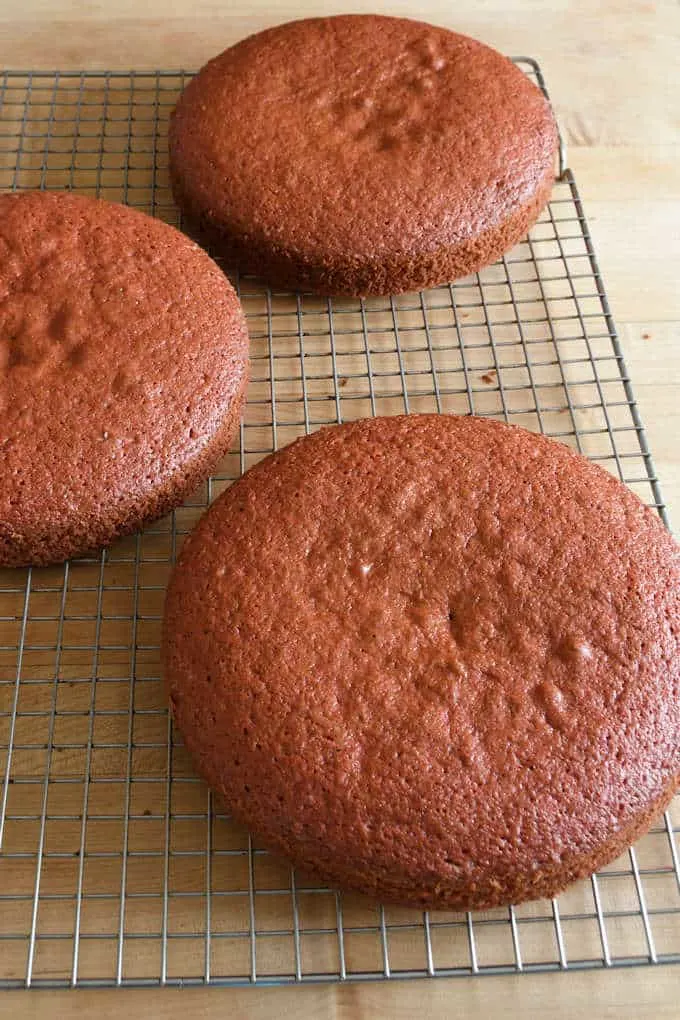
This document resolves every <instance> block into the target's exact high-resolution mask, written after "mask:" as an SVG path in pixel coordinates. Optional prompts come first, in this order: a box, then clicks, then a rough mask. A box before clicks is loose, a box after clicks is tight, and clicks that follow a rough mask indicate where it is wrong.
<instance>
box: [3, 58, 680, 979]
mask: <svg viewBox="0 0 680 1020" xmlns="http://www.w3.org/2000/svg"><path fill="white" fill-rule="evenodd" d="M518 63H520V65H521V66H522V67H523V69H524V70H525V71H526V72H527V74H529V75H530V76H532V77H533V78H534V79H535V80H537V81H538V82H539V84H540V85H541V87H543V81H542V79H541V76H540V71H539V69H538V67H537V66H536V64H535V63H534V62H533V61H529V60H519V61H518ZM184 82H185V75H184V74H182V73H175V72H165V71H160V72H157V73H139V74H134V73H94V74H91V73H87V74H72V73H67V74H65V73H61V74H59V73H47V72H40V73H19V72H16V73H15V72H12V73H8V74H5V75H4V78H3V77H2V76H0V83H1V86H2V88H1V91H0V188H4V189H15V190H23V189H26V188H49V189H55V190H59V189H64V188H75V189H77V190H78V191H80V192H81V193H85V194H92V195H101V196H102V197H104V198H108V199H113V200H116V201H123V202H127V203H128V204H130V205H133V206H136V207H138V208H140V209H143V210H146V211H147V212H150V213H152V214H153V215H155V216H160V217H161V218H163V219H165V220H167V221H169V222H171V223H178V222H179V220H178V213H177V211H176V209H175V207H174V206H173V204H172V200H171V196H170V191H169V186H168V173H167V152H166V132H167V123H168V115H169V112H170V110H171V109H172V106H173V105H174V103H175V100H176V98H177V96H178V94H179V92H180V90H181V88H182V86H183V85H184ZM561 162H562V166H561V167H560V178H559V180H558V182H557V184H556V186H555V191H554V197H553V200H552V202H551V204H550V208H549V209H548V210H547V211H546V212H545V214H544V215H543V216H542V217H541V220H540V222H539V223H538V224H537V225H536V226H535V227H534V228H533V230H532V231H531V234H530V236H529V237H528V238H527V239H526V240H524V241H523V242H522V243H521V244H519V245H518V246H517V247H516V248H515V249H514V250H513V251H512V252H510V253H509V254H508V255H507V256H506V257H505V258H504V259H503V260H502V261H501V262H499V263H497V264H496V265H494V266H492V267H490V268H488V269H485V270H484V271H483V272H482V273H480V274H479V275H478V276H477V275H475V276H471V277H469V278H468V279H465V280H459V281H457V282H456V283H454V284H452V285H450V286H446V287H439V288H437V289H436V290H432V291H428V292H426V293H422V294H411V295H408V296H403V297H398V298H381V299H375V300H374V299H371V300H365V301H359V300H345V299H343V300H335V301H332V302H331V301H327V300H325V299H321V298H318V297H310V296H307V295H292V294H287V293H286V294H284V293H279V292H274V291H271V290H269V289H267V288H266V287H265V286H263V285H261V284H260V283H258V282H257V281H256V280H252V279H247V278H242V279H240V280H238V278H236V282H237V285H238V287H239V290H240V294H241V298H242V300H243V304H244V306H245V309H246V312H247V315H248V320H249V326H250V333H251V337H252V382H251V384H250V392H249V401H248V404H247V407H246V410H245V416H244V419H243V422H242V425H241V429H240V435H239V440H238V443H237V444H236V446H235V448H234V449H233V451H232V452H231V453H230V454H229V455H228V456H227V457H226V458H225V459H224V460H223V462H222V464H221V466H220V469H219V471H218V472H217V474H216V475H215V477H214V478H212V479H211V480H210V481H209V482H207V483H206V485H204V486H203V488H202V489H201V490H200V491H199V492H197V493H196V495H195V496H194V497H193V498H192V499H191V500H189V501H188V502H187V504H186V505H185V506H184V507H182V508H181V509H179V510H177V511H176V512H175V513H174V514H173V515H172V516H170V517H168V518H166V519H165V520H162V521H159V522H157V523H156V524H154V525H152V526H151V527H149V528H147V529H146V530H145V531H144V532H143V533H142V534H140V535H138V536H136V537H132V538H129V539H126V540H124V541H122V542H118V543H117V544H116V545H114V546H112V547H111V548H110V549H108V550H106V551H105V552H103V553H101V555H98V556H96V557H94V558H90V559H80V560H77V561H72V562H71V563H66V564H64V565H63V566H57V567H50V568H47V569H41V570H32V571H21V570H3V571H0V776H3V777H4V785H3V788H2V800H1V801H0V808H1V817H0V845H1V846H2V856H1V857H0V875H1V880H0V986H4V987H21V986H29V985H34V986H51V987H57V986H65V985H115V984H117V985H142V984H149V985H158V984H161V985H164V984H167V985H178V984H201V983H213V984H242V983H248V982H258V983H280V982H294V981H326V980H344V979H350V978H351V979H375V978H392V977H421V976H426V975H432V976H435V975H469V974H475V975H482V974H492V973H499V972H505V973H508V972H519V971H525V972H531V971H554V970H561V969H562V970H563V969H567V968H568V969H580V968H592V967H618V966H629V965H635V964H642V965H644V964H657V963H665V962H674V963H677V962H680V867H679V864H678V848H677V843H676V838H677V829H678V826H680V804H679V801H678V799H677V798H676V800H675V802H674V804H673V805H672V807H671V809H670V810H669V811H668V812H667V813H666V815H665V817H664V818H662V819H659V820H658V821H657V822H656V824H655V825H654V826H653V828H652V830H651V832H650V833H649V834H648V835H647V836H645V837H644V838H643V839H642V840H641V841H640V842H639V843H638V844H637V846H636V847H635V849H633V850H631V851H630V852H629V853H627V854H625V855H624V856H623V857H621V858H620V859H619V860H617V861H616V862H614V863H613V864H612V865H610V866H609V867H607V868H605V869H604V870H603V871H601V872H600V873H599V874H598V875H597V876H595V877H593V878H592V880H589V881H585V882H581V883H579V884H577V885H575V886H573V887H572V888H571V889H569V890H568V891H567V892H566V893H565V894H564V895H562V896H561V897H560V898H559V899H558V900H555V901H552V902H548V901H541V902H535V903H530V904H525V905H522V906H518V907H516V908H510V909H508V910H491V911H485V912H483V913H476V914H474V915H469V914H468V915H466V914H457V913H431V914H428V913H424V914H423V913H422V912H420V911H417V910H406V909H397V908H393V907H384V908H383V907H381V906H377V905H375V904H374V903H372V902H371V901H369V900H366V899H364V898H362V897H358V896H346V895H340V894H337V893H335V892H333V891H329V890H328V889H322V888H318V887H317V886H315V885H314V884H313V882H310V881H309V880H307V879H306V878H305V876H303V875H301V874H299V873H298V872H296V871H291V869H290V867H289V866H288V865H287V864H285V863H284V862H282V861H281V860H279V859H278V858H276V857H274V856H271V855H269V854H268V853H266V852H265V851H264V850H263V849H261V848H260V847H259V846H258V845H257V844H256V843H255V841H254V840H253V839H252V838H251V837H250V836H249V835H248V833H247V832H245V831H244V830H243V829H241V828H240V827H239V826H237V825H235V824H234V823H233V822H231V821H230V819H229V818H228V817H226V816H224V815H222V814H220V813H219V812H218V811H217V810H216V809H215V807H214V805H213V803H212V800H211V795H210V794H209V792H208V791H207V789H206V788H205V786H204V785H203V784H202V783H201V782H200V781H199V780H197V778H196V777H195V776H194V773H193V771H192V768H191V766H190V763H189V761H188V759H187V756H186V754H185V752H184V749H183V747H182V745H181V741H180V739H179V738H178V737H177V736H176V735H175V734H174V733H173V730H172V728H171V725H170V723H169V720H168V715H167V711H166V705H165V698H164V695H163V690H162V685H161V680H160V676H159V655H158V646H159V628H160V620H161V612H162V602H163V592H164V588H165V584H166V581H167V578H168V574H169V570H170V566H171V562H172V559H173V557H174V554H175V551H176V549H177V546H178V543H180V542H181V539H182V536H183V535H184V534H185V533H186V532H187V531H188V530H189V529H190V528H191V527H192V525H193V524H194V523H195V521H196V520H197V518H198V517H199V516H200V514H201V513H202V511H203V509H204V508H205V506H206V505H207V503H208V502H209V501H210V500H211V499H213V498H214V497H215V496H216V495H217V494H218V493H219V492H220V491H222V490H223V489H224V488H225V487H226V486H227V485H229V484H230V482H231V481H233V480H234V478H236V477H238V475H239V474H240V473H241V472H242V471H243V470H244V469H246V468H248V467H250V466H251V465H252V464H253V463H255V462H256V461H257V460H259V459H260V458H261V457H263V456H264V455H266V454H267V453H269V452H270V451H271V450H273V449H274V448H276V447H277V446H281V445H283V444H285V443H288V442H290V441H291V440H292V439H294V438H295V437H297V436H299V435H301V434H303V433H305V432H308V431H311V430H314V429H316V428H318V427H319V426H321V425H325V424H334V423H336V422H340V421H349V420H351V419H354V418H358V417H363V416H367V415H373V414H392V413H399V412H404V411H442V412H453V413H462V414H465V413H468V412H475V413H476V414H482V415H492V416H495V417H500V418H504V419H506V420H508V421H513V422H516V423H518V424H521V425H524V426H526V427H528V428H531V429H535V430H540V431H543V432H545V433H547V434H549V435H551V436H555V437H557V438H559V439H560V440H562V441H563V442H565V443H568V444H570V445H571V446H573V447H575V448H576V449H578V450H580V451H582V452H583V453H585V454H587V455H588V456H590V457H592V458H593V459H594V460H596V461H598V462H599V463H601V464H603V465H604V466H605V467H606V468H608V469H610V470H611V471H613V472H614V473H615V474H616V475H618V477H620V478H621V479H623V480H624V481H625V482H627V483H628V484H629V485H630V486H631V488H632V489H634V490H635V491H636V492H638V493H639V495H641V496H642V498H643V499H645V500H646V501H647V502H648V503H650V504H651V505H652V506H655V507H656V508H657V509H658V511H659V512H660V513H661V515H662V516H664V507H663V503H662V500H661V496H660V493H659V489H658V486H657V480H656V476H655V473H654V468H653V465H652V462H651V459H650V457H649V453H648V450H647V446H646V442H645V437H644V433H643V430H642V426H641V424H640V420H639V417H638V413H637V409H636V406H635V402H634V399H633V395H632V392H631V388H630V382H629V379H628V375H627V373H626V368H625V365H624V362H623V359H622V357H621V350H620V348H619V344H618V340H617V337H616V332H615V329H614V324H613V322H612V319H611V315H610V312H609V308H608V305H607V299H606V297H605V293H604V288H603V284H602V279H601V277H600V273H599V270H598V267H597V263H596V261H595V256H594V254H593V248H592V244H591V240H590V235H589V233H588V228H587V225H586V221H585V218H584V215H583V209H582V206H581V202H580V200H579V196H578V192H577V190H576V184H575V182H574V178H573V176H572V174H571V172H570V170H569V169H568V168H566V166H565V165H564V163H565V160H564V155H563V154H562V161H561ZM0 272H1V267H0ZM664 519H665V517H664ZM674 826H675V829H674Z"/></svg>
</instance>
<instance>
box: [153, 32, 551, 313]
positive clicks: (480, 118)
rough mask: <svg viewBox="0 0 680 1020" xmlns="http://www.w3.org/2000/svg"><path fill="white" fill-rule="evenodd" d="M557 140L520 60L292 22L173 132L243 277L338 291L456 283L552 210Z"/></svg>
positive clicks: (199, 100)
mask: <svg viewBox="0 0 680 1020" xmlns="http://www.w3.org/2000/svg"><path fill="white" fill-rule="evenodd" d="M556 150H557V130H556V126H555V121H554V117H553V115H552V112H551V110H550V107H549V105H548V102H547V101H546V99H545V97H544V96H543V94H542V93H541V92H540V90H539V89H538V88H537V86H536V85H535V84H533V82H531V81H530V80H529V78H528V77H527V76H526V75H525V74H524V73H523V72H522V71H521V70H520V69H519V68H518V67H516V66H515V65H514V64H513V63H512V61H510V60H508V59H507V58H506V57H504V56H502V55H501V54H500V53H497V52H496V51H495V50H493V49H490V48H489V47H488V46H485V45H483V44H482V43H480V42H477V41H476V40H474V39H470V38H468V37H467V36H463V35H459V34H457V33H455V32H451V31H448V30H447V29H444V28H437V27H435V26H433V25H426V24H423V23H422V22H418V21H411V20H407V19H404V18H391V17H379V16H375V15H342V16H338V17H324V18H310V19H307V20H302V21H295V22H289V23H287V24H284V25H279V26H277V27H276V28H272V29H269V30H267V31H264V32H260V33H258V34H257V35H254V36H250V37H249V38H247V39H244V40H243V41H241V42H239V43H238V44H237V45H235V46H232V47H231V48H230V49H228V50H225V51H224V52H223V53H221V54H220V55H219V56H217V57H215V59H214V60H211V61H210V62H209V63H208V64H207V65H206V66H205V67H204V68H203V69H202V70H201V71H200V72H199V73H198V75H197V76H196V77H195V78H194V79H193V80H192V81H191V82H190V83H189V85H188V87H187V88H186V90H185V91H184V93H183V95H182V96H181V98H180V100H179V102H178V104H177V107H176V109H175V111H174V114H173V117H172V121H171V125H170V171H171V179H172V183H173V190H174V193H175V197H176V199H177V201H178V203H179V205H180V206H181V208H182V209H183V210H184V211H185V212H186V213H187V215H188V217H189V220H190V221H191V222H193V223H194V224H195V225H196V226H197V227H198V228H199V229H200V230H202V231H203V232H204V233H205V235H206V236H207V239H208V240H209V241H210V242H211V243H213V244H215V245H216V246H218V247H219V248H220V249H221V250H222V252H223V253H224V255H225V257H226V258H227V259H228V260H229V261H231V262H233V263H234V264H237V265H238V267H239V268H240V269H242V270H244V271H248V272H251V273H256V274H258V275H261V276H263V277H264V278H265V279H266V280H268V281H269V282H271V283H274V284H277V285H280V286H286V287H293V288H294V289H298V290H305V289H309V290H313V291H317V292H319V293H324V294H354V295H367V294H389V293H400V292H403V291H408V290H414V289H419V288H423V287H429V286H434V285H437V284H441V283H443V282H446V281H448V280H450V279H454V278H457V277H461V276H466V275H467V274H469V273H472V272H475V271H476V270H478V269H479V268H481V267H482V266H484V265H487V264H488V263H491V262H493V261H495V260H496V259H497V258H499V257H500V255H501V254H503V252H505V251H507V250H508V249H510V248H511V247H512V246H513V245H514V244H515V243H516V242H517V241H518V240H520V239H521V237H522V236H523V235H524V234H525V233H526V231H527V230H528V228H529V227H530V226H531V225H532V224H533V223H534V221H535V220H536V218H537V217H538V215H539V213H540V211H541V209H542V208H543V207H544V205H545V204H546V202H547V201H548V198H549V195H550V190H551V186H552V182H553V178H554V172H555V155H556Z"/></svg>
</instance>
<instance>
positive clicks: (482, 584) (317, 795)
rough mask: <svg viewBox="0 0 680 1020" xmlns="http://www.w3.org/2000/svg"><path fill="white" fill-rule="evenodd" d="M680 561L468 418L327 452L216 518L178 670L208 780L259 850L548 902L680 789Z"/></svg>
mask: <svg viewBox="0 0 680 1020" xmlns="http://www.w3.org/2000/svg"><path fill="white" fill-rule="evenodd" d="M679 633H680V556H679V551H678V547H677V546H676V545H675V543H674V542H673V540H672V539H671V537H670V536H669V534H668V533H667V532H666V530H665V529H664V528H663V526H662V524H661V522H660V520H659V518H658V516H657V515H656V514H655V513H654V512H652V511H651V510H650V509H648V508H647V507H645V506H644V505H643V504H642V502H641V501H640V500H639V499H638V498H637V497H636V496H635V495H633V493H631V492H630V491H629V490H628V489H627V488H626V487H624V486H623V485H621V484H620V483H619V482H618V481H616V480H615V479H614V478H613V477H611V476H610V475H609V474H607V473H606V472H605V471H603V470H602V469H600V468H599V467H597V466H595V465H594V464H592V463H590V462H588V461H587V460H585V459H584V458H582V457H580V456H578V455H577V454H575V453H573V452H571V451H570V450H569V449H568V448H567V447H565V446H563V445H561V444H558V443H557V442H555V441H552V440H549V439H546V438H544V437H542V436H538V435H534V434H532V433H530V432H527V431H525V430H523V429H519V428H515V427H510V426H507V425H503V424H501V423H499V422H496V421H491V420H488V419H481V418H472V417H466V418H454V417H446V416H434V415H422V416H420V415H416V416H411V417H396V418H384V419H374V420H370V421H361V422H357V423H354V424H351V425H344V426H340V427H338V428H332V429H327V430H323V431H321V432H317V433H316V434H314V435H313V436H310V437H308V438H305V439H302V440H300V441H298V442H296V443H294V444H293V445H292V446H289V447H287V448H286V449H284V450H282V451H281V452H279V453H277V454H275V455H274V456H272V457H270V458H268V459H267V460H265V461H263V462H261V463H260V464H258V465H257V467H255V468H254V469H252V470H251V471H249V472H248V473H247V474H246V475H245V476H244V477H243V478H242V479H241V480H240V481H238V482H237V483H236V484H235V485H234V486H233V487H232V488H231V489H229V490H228V491H227V492H226V493H225V494H224V495H222V496H221V497H220V499H219V500H218V501H217V502H216V503H215V504H214V505H213V506H212V508H211V509H210V510H209V511H208V513H207V514H206V516H205V517H204V518H203V520H202V521H201V522H200V524H199V525H198V527H197V528H196V530H195V531H194V533H193V534H192V535H191V536H190V537H189V539H188V540H187V542H186V544H185V546H184V548H183V550H182V554H181V557H180V560H179V563H178V565H177V568H176V570H175V573H174V575H173V578H172V580H171V584H170V588H169V592H168V596H167V603H166V610H165V623H164V638H163V656H164V668H165V676H166V681H167V684H168V687H169V692H170V700H171V705H172V711H173V714H174V718H175V722H176V724H177V726H178V727H179V729H180V731H181V733H182V734H183V737H184V740H185V743H186V745H187V747H188V749H189V751H190V753H191V754H192V756H193V759H194V761H195V763H196V767H197V769H198V771H199V772H200V774H201V775H202V776H204V777H205V779H206V780H207V781H208V783H209V784H210V785H211V786H212V788H213V789H214V790H215V791H216V792H217V794H218V795H219V797H220V798H221V799H222V800H223V801H224V803H225V805H226V806H227V808H228V809H229V810H230V811H231V812H233V814H234V815H235V816H236V818H237V819H239V820H240V821H242V822H244V823H245V824H246V825H248V826H249V827H250V828H251V829H252V830H253V831H254V832H255V833H256V834H257V836H258V837H260V838H261V839H262V840H263V841H264V843H265V844H266V845H267V846H269V847H271V848H272V849H273V850H275V851H279V852H280V853H282V854H284V855H286V856H287V857H289V858H290V860H291V861H293V862H294V863H295V864H296V865H298V866H299V867H301V868H302V869H303V870H305V871H308V872H311V873H312V874H315V875H317V876H319V877H321V878H322V879H323V880H325V881H327V882H329V883H332V884H333V885H338V886H340V887H343V888H348V889H355V890H359V891H362V892H365V893H369V894H371V895H374V896H377V897H379V898H381V899H384V900H391V901H395V902H400V903H406V904H414V905H419V906H422V907H428V908H429V907H432V908H437V907H447V908H453V909H468V908H485V907H491V906H494V905H500V904H506V903H509V902H512V901H515V902H516V901H520V900H525V899H532V898H538V897H544V896H552V895H554V894H555V893H557V892H559V891H560V890H561V889H562V888H563V887H564V886H566V885H567V884H568V883H569V882H571V881H573V880H574V879H577V878H579V877H582V876H585V875H587V874H589V873H590V872H592V871H594V870H595V869H596V868H598V867H599V866H600V865H602V864H605V863H607V862H608V861H610V860H612V859H613V858H615V857H616V856H617V855H618V854H619V853H620V852H621V851H622V850H623V849H624V848H625V847H626V846H628V845H629V844H630V843H631V842H633V840H635V838H636V837H637V836H638V835H640V834H641V833H642V832H643V831H644V830H645V829H646V827H647V826H648V825H649V824H650V822H651V820H652V818H653V816H654V815H656V814H657V813H658V812H660V811H661V810H662V809H663V808H664V807H665V806H666V804H667V803H668V801H669V800H670V797H671V795H672V791H673V789H674V787H675V786H676V785H677V782H678V778H679V776H680V690H679V686H680V655H679V649H678V634H679Z"/></svg>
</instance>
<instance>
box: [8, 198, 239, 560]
mask: <svg viewBox="0 0 680 1020" xmlns="http://www.w3.org/2000/svg"><path fill="white" fill-rule="evenodd" d="M0 337H2V342H3V343H2V350H1V351H0V357H1V358H2V372H1V375H0V447H1V449H2V459H1V460H0V564H2V565H4V566H19V565H25V564H45V563H52V562H58V561H60V560H63V559H66V558H67V557H69V556H75V555H79V554H82V553H85V552H88V551H90V550H93V549H95V548H97V547H98V546H101V545H104V544H106V543H108V542H110V541H111V540H112V539H114V538H116V537H117V536H119V535H124V534H126V533H128V532H131V531H135V530H136V529H137V528H139V527H140V526H141V525H142V524H143V523H144V522H145V521H147V520H150V519H152V518H154V517H159V516H161V515H162V514H164V513H166V512H167V511H169V510H171V509H172V508H173V507H174V506H176V505H177V504H179V503H181V502H182V501H183V499H184V498H185V496H186V495H188V494H189V493H190V492H191V491H192V490H193V489H195V488H196V486H197V485H198V484H199V482H201V481H202V480H203V479H204V478H205V477H207V475H208V474H209V473H210V471H211V469H212V468H213V467H214V466H215V464H216V462H217V461H218V460H219V458H220V457H221V456H222V455H223V454H224V453H225V452H226V451H227V449H228V447H229V444H230V442H231V439H232V437H233V434H234V432H235V430H236V428H237V426H238V421H239V413H240V407H241V403H242V400H243V396H244V391H245V386H246V382H247V370H248V335H247V331H246V326H245V320H244V317H243V314H242V311H241V308H240V305H239V302H238V299H237V297H236V294H235V292H234V290H233V288H232V287H231V285H230V283H229V281H228V280H227V278H226V277H225V276H224V274H223V273H222V272H221V271H220V269H219V267H218V266H217V265H216V264H215V263H214V262H213V261H212V260H211V259H210V258H209V257H208V256H207V255H206V254H205V252H203V251H202V250H201V249H200V248H199V247H198V246H197V245H195V244H194V243H193V242H192V241H190V240H189V239H188V238H187V237H185V236H184V235H183V234H181V233H179V231H177V230H175V229H173V228H172V227H170V226H168V225H167V224H165V223H162V222H160V221H159V220H155V219H152V218H151V217H149V216H145V215H143V214H142V213H139V212H135V211H134V210H132V209H129V208H127V207H125V206H121V205H114V204H111V203H108V202H101V201H97V200H94V199H90V198H84V197H80V196H75V195H69V194H58V195H57V194H54V193H45V192H31V193H25V194H22V195H20V196H18V195H10V194H5V195H0Z"/></svg>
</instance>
